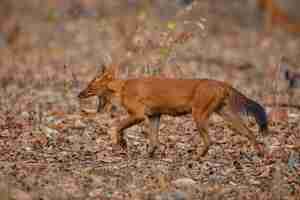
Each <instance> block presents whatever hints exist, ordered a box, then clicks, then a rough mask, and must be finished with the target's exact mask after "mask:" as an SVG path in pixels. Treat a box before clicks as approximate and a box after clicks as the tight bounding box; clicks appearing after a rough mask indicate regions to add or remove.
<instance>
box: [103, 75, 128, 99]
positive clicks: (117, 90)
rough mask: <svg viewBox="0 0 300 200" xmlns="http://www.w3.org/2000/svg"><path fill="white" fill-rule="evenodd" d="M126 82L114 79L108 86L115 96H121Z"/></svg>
mask: <svg viewBox="0 0 300 200" xmlns="http://www.w3.org/2000/svg"><path fill="white" fill-rule="evenodd" d="M125 81H126V80H120V79H114V80H112V81H111V82H109V83H108V84H107V87H108V89H109V90H110V91H111V92H112V93H113V94H114V95H121V93H122V88H123V86H124V84H125Z"/></svg>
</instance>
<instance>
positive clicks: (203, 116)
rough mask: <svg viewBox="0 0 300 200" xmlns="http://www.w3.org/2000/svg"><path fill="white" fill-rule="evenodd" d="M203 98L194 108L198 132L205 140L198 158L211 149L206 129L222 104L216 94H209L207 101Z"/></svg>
mask: <svg viewBox="0 0 300 200" xmlns="http://www.w3.org/2000/svg"><path fill="white" fill-rule="evenodd" d="M203 99H204V98H202V99H201V101H200V102H199V103H197V102H196V104H195V105H194V106H193V108H192V115H193V118H194V120H195V122H196V125H197V129H198V132H199V133H200V136H201V138H202V140H203V143H204V147H203V148H202V150H201V151H199V152H198V153H197V154H198V155H197V159H200V158H201V157H203V156H205V155H206V154H207V152H208V150H209V146H210V143H211V142H210V139H209V136H208V131H207V129H206V126H207V121H208V119H209V117H210V115H211V113H213V112H214V111H216V110H217V109H218V107H219V105H220V101H218V99H216V98H214V96H207V98H206V99H205V101H204V100H203Z"/></svg>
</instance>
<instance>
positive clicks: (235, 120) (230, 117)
mask: <svg viewBox="0 0 300 200" xmlns="http://www.w3.org/2000/svg"><path fill="white" fill-rule="evenodd" d="M218 113H219V114H220V115H221V117H222V118H223V119H224V120H226V121H227V122H229V123H230V124H231V125H232V128H233V129H235V130H236V131H237V132H239V133H240V134H242V135H244V136H246V137H247V138H248V139H249V140H250V142H251V143H252V144H253V145H254V147H255V148H258V150H259V151H260V152H259V153H260V154H261V153H263V152H262V150H261V149H260V146H259V142H258V141H257V140H256V136H255V135H254V134H253V132H252V131H251V130H250V129H249V128H248V127H247V126H246V125H245V123H244V122H243V120H242V118H241V117H240V116H239V115H238V113H235V112H233V111H231V110H230V109H226V107H224V108H223V109H221V110H220V111H219V112H218Z"/></svg>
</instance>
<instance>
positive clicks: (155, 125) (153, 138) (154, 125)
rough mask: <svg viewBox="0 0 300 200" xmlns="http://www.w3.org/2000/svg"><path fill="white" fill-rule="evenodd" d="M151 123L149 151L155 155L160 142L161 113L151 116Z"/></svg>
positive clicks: (151, 154) (151, 155)
mask: <svg viewBox="0 0 300 200" xmlns="http://www.w3.org/2000/svg"><path fill="white" fill-rule="evenodd" d="M149 123H150V132H149V134H148V135H149V140H150V145H149V148H148V153H149V155H150V157H153V156H154V153H155V151H156V149H157V148H158V144H159V141H158V131H159V123H160V115H155V116H150V117H149Z"/></svg>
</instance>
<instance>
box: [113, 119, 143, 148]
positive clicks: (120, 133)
mask: <svg viewBox="0 0 300 200" xmlns="http://www.w3.org/2000/svg"><path fill="white" fill-rule="evenodd" d="M144 119H145V118H144V116H142V115H131V116H129V117H128V118H126V119H124V120H122V121H121V122H120V123H119V125H118V127H117V128H116V129H115V130H114V131H113V133H112V135H111V139H112V143H113V144H117V145H120V146H121V147H122V148H123V149H126V148H127V145H126V141H125V138H124V130H125V129H127V128H129V127H130V126H133V125H135V124H138V123H140V122H141V121H143V120H144Z"/></svg>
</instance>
